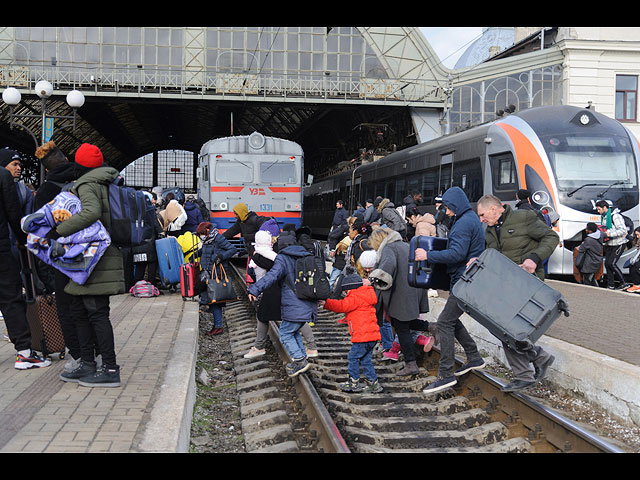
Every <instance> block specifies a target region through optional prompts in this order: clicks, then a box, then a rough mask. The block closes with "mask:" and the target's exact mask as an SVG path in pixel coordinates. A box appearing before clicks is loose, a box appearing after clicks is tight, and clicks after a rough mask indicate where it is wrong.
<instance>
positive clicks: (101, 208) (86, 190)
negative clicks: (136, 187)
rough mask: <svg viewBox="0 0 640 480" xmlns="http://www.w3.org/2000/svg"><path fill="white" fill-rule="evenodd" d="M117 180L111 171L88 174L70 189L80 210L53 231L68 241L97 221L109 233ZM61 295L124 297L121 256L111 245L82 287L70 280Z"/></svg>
mask: <svg viewBox="0 0 640 480" xmlns="http://www.w3.org/2000/svg"><path fill="white" fill-rule="evenodd" d="M117 176H118V171H117V170H116V169H115V168H112V167H99V168H94V169H92V170H89V171H88V172H87V173H85V174H84V175H82V176H81V177H80V178H79V179H78V180H77V181H76V182H75V183H74V185H73V188H72V189H71V193H73V194H74V195H76V196H77V197H78V198H79V199H80V203H81V204H82V210H81V211H80V212H78V213H76V214H75V215H73V216H72V217H70V218H68V219H67V220H64V221H63V222H62V223H60V224H59V225H58V226H57V227H56V230H57V232H58V233H59V234H60V235H61V236H63V237H68V236H70V235H72V234H74V233H76V232H79V231H80V230H82V229H85V228H87V227H89V226H90V225H92V224H93V223H95V222H96V220H100V221H101V222H102V224H103V225H104V227H105V228H106V229H107V232H111V210H110V208H109V188H108V185H109V184H110V183H112V182H113V181H114V180H115V179H116V177H117ZM64 291H65V292H66V293H68V294H69V295H118V294H120V293H125V285H124V268H123V262H122V254H121V253H120V250H118V248H117V247H115V246H114V245H113V244H111V245H109V246H108V247H107V249H106V250H105V252H104V254H103V255H102V258H100V261H99V262H98V263H97V265H96V266H95V268H94V270H93V272H92V273H91V275H90V276H89V278H88V279H87V281H86V283H85V284H84V285H79V284H78V283H76V282H74V281H73V280H70V281H69V283H68V284H67V286H66V287H65V289H64Z"/></svg>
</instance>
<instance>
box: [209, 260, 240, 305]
mask: <svg viewBox="0 0 640 480" xmlns="http://www.w3.org/2000/svg"><path fill="white" fill-rule="evenodd" d="M206 282H207V297H209V301H208V303H209V305H210V304H212V303H223V302H230V301H234V300H238V299H239V297H238V295H237V294H236V290H235V289H234V288H233V283H231V280H230V279H229V277H228V276H227V272H226V271H225V269H224V267H223V266H222V264H218V265H216V264H214V265H213V269H212V270H211V275H209V278H208V279H207V280H206Z"/></svg>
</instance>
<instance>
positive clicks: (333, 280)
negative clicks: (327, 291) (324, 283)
mask: <svg viewBox="0 0 640 480" xmlns="http://www.w3.org/2000/svg"><path fill="white" fill-rule="evenodd" d="M341 273H342V270H339V269H337V268H336V267H333V270H331V275H329V286H330V287H331V290H333V286H334V285H335V284H336V280H338V277H339V276H340V274H341Z"/></svg>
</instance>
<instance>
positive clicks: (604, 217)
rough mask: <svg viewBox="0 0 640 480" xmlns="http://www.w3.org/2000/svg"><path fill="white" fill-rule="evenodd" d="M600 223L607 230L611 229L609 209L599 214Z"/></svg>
mask: <svg viewBox="0 0 640 480" xmlns="http://www.w3.org/2000/svg"><path fill="white" fill-rule="evenodd" d="M600 224H601V225H604V226H605V227H607V230H611V227H613V222H612V221H611V209H610V208H609V209H607V213H605V214H604V215H601V216H600Z"/></svg>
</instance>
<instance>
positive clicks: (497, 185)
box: [489, 152, 518, 200]
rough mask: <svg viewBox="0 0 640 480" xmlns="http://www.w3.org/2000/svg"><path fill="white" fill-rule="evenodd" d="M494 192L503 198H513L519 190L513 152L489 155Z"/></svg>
mask: <svg viewBox="0 0 640 480" xmlns="http://www.w3.org/2000/svg"><path fill="white" fill-rule="evenodd" d="M489 161H490V163H491V178H492V185H493V194H494V195H495V196H496V197H498V198H500V199H501V200H513V196H514V195H515V192H516V191H517V190H518V176H517V173H516V164H515V162H514V161H513V154H511V152H506V153H501V154H498V155H491V156H489Z"/></svg>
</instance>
